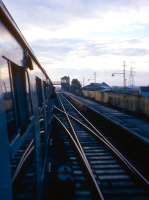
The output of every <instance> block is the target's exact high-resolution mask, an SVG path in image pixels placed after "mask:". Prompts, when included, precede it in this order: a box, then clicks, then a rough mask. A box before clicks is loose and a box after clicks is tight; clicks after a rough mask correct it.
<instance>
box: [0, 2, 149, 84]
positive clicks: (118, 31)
mask: <svg viewBox="0 0 149 200" xmlns="http://www.w3.org/2000/svg"><path fill="white" fill-rule="evenodd" d="M3 2H4V3H5V5H6V7H7V8H8V10H9V11H10V13H11V15H12V17H13V18H14V20H15V21H16V23H17V25H18V26H19V28H20V30H21V32H22V33H23V35H24V36H25V38H26V40H27V41H28V43H29V44H30V46H31V48H32V49H33V52H34V53H35V55H36V56H37V58H38V60H39V61H40V63H41V64H42V66H43V67H44V68H45V70H46V71H47V73H48V75H49V76H50V78H51V79H52V80H53V81H55V80H60V77H62V76H64V75H69V76H70V77H71V79H72V78H78V79H79V80H80V81H81V82H82V80H83V79H84V80H85V84H88V83H89V82H93V81H94V73H95V72H96V77H97V78H96V81H97V82H103V81H105V82H107V83H108V84H110V85H122V84H123V77H122V75H120V74H117V75H115V76H112V73H121V72H122V70H123V66H122V65H123V61H125V62H126V78H127V85H129V84H130V82H131V81H130V69H131V68H132V71H133V74H134V84H135V85H148V84H149V78H148V77H149V0H13V1H12V0H3Z"/></svg>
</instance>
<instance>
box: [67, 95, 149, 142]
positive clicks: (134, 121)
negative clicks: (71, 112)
mask: <svg viewBox="0 0 149 200" xmlns="http://www.w3.org/2000/svg"><path fill="white" fill-rule="evenodd" d="M67 95H69V96H71V97H72V98H75V99H78V100H79V101H80V102H82V103H83V104H84V105H85V106H87V107H89V108H90V109H92V110H93V111H94V112H96V113H98V114H99V115H101V116H103V117H104V118H106V119H108V120H109V121H111V122H112V123H115V124H116V125H118V126H120V127H122V128H124V129H126V130H127V131H129V132H130V133H132V134H134V135H135V136H136V137H138V138H139V139H140V140H143V142H145V143H147V144H149V121H147V120H144V119H141V117H140V118H139V117H136V116H134V115H131V114H127V113H125V112H122V111H119V110H117V109H113V108H110V107H107V106H105V105H102V104H100V103H98V102H95V101H92V100H89V99H86V98H84V97H80V96H76V95H73V94H70V93H69V94H67Z"/></svg>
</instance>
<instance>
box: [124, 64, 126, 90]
mask: <svg viewBox="0 0 149 200" xmlns="http://www.w3.org/2000/svg"><path fill="white" fill-rule="evenodd" d="M123 85H124V88H126V62H125V61H123Z"/></svg>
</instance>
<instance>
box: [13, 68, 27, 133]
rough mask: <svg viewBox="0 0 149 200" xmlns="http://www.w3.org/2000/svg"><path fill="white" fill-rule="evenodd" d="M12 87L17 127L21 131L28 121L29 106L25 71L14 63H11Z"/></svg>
mask: <svg viewBox="0 0 149 200" xmlns="http://www.w3.org/2000/svg"><path fill="white" fill-rule="evenodd" d="M11 75H12V87H13V92H14V97H15V103H16V113H17V121H18V128H19V129H20V130H21V133H22V132H23V131H24V130H25V129H26V128H27V125H28V123H29V108H28V102H27V89H26V71H25V70H24V69H23V68H21V67H18V66H16V65H14V64H11Z"/></svg>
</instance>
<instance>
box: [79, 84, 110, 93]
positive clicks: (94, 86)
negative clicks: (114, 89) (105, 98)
mask: <svg viewBox="0 0 149 200" xmlns="http://www.w3.org/2000/svg"><path fill="white" fill-rule="evenodd" d="M82 90H88V91H100V92H107V91H111V87H110V86H109V85H108V84H107V83H105V82H102V83H90V84H89V85H86V86H84V87H83V88H82Z"/></svg>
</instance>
